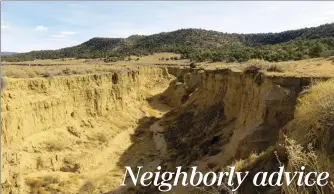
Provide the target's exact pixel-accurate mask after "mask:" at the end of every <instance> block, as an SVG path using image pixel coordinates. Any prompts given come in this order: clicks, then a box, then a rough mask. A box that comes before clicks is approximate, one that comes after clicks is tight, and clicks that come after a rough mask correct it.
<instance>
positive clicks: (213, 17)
mask: <svg viewBox="0 0 334 194" xmlns="http://www.w3.org/2000/svg"><path fill="white" fill-rule="evenodd" d="M333 10H334V2H331V1H322V2H316V1H307V2H300V1H294V2H288V1H277V2H275V1H274V2H273V1H256V2H250V1H211V2H210V1H205V2H204V1H202V2H200V1H183V2H182V1H178V2H177V1H170V2H166V1H152V2H149V1H135V2H129V1H127V2H121V1H109V2H108V1H100V2H93V1H90V2H89V1H81V2H80V1H68V2H66V1H58V2H56V1H53V2H46V1H44V2H38V1H34V2H24V1H14V2H11V1H6V2H3V1H2V2H1V51H11V52H28V51H32V50H45V49H59V48H64V47H69V46H74V45H78V44H81V43H83V42H85V41H87V40H89V39H91V38H93V37H122V38H126V37H128V36H130V35H133V34H140V35H149V34H154V33H159V32H167V31H173V30H177V29H181V28H202V29H207V30H216V31H221V32H228V33H262V32H280V31H284V30H291V29H298V28H304V27H313V26H318V25H321V24H325V23H332V22H334V11H333Z"/></svg>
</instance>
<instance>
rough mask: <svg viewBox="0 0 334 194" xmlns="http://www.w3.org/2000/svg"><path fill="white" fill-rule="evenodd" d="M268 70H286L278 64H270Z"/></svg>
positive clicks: (280, 71)
mask: <svg viewBox="0 0 334 194" xmlns="http://www.w3.org/2000/svg"><path fill="white" fill-rule="evenodd" d="M267 71H268V72H279V73H282V72H284V70H283V69H282V68H281V67H280V66H278V65H269V67H268V68H267Z"/></svg>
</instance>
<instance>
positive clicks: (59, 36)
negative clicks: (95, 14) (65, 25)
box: [51, 31, 76, 38]
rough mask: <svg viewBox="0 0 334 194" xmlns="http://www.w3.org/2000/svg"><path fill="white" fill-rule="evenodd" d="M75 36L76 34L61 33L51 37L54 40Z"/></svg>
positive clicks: (69, 32)
mask: <svg viewBox="0 0 334 194" xmlns="http://www.w3.org/2000/svg"><path fill="white" fill-rule="evenodd" d="M75 34H76V32H71V31H61V32H60V33H59V34H56V35H52V36H51V37H53V38H66V37H69V36H73V35H75Z"/></svg>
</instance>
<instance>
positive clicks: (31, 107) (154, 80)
mask: <svg viewBox="0 0 334 194" xmlns="http://www.w3.org/2000/svg"><path fill="white" fill-rule="evenodd" d="M170 79H171V78H170V77H169V75H168V73H167V70H166V69H165V68H150V67H140V68H134V69H132V70H124V71H118V72H114V73H105V74H97V75H93V74H92V75H76V76H58V77H53V78H47V79H45V78H32V79H7V80H6V81H7V86H6V88H5V90H4V91H3V93H2V98H1V101H2V102H1V104H2V135H1V138H2V152H1V153H2V179H1V180H2V191H3V192H4V193H29V192H32V193H43V192H44V193H50V192H60V193H78V190H79V189H81V190H80V192H86V191H87V192H89V191H90V190H97V191H98V192H106V191H110V190H111V189H113V188H116V187H118V186H119V184H120V183H121V182H120V181H121V180H122V177H121V174H122V173H123V171H124V165H127V164H130V163H131V162H132V163H134V162H136V160H143V161H142V162H144V163H145V162H146V161H147V158H150V157H151V158H152V157H154V154H155V153H156V151H155V150H154V142H153V141H152V142H151V141H147V142H145V143H144V144H142V145H141V146H136V147H131V145H132V143H133V137H138V138H143V139H147V138H148V135H149V134H148V133H147V134H146V133H140V132H138V131H140V130H141V128H145V127H149V126H150V125H149V124H150V123H151V122H153V120H154V118H156V117H160V116H161V115H162V114H163V113H164V112H166V111H167V110H169V107H168V106H166V105H156V106H158V107H159V108H160V109H159V110H158V109H154V108H152V106H151V105H150V104H149V103H148V101H147V98H149V97H151V96H154V95H156V94H159V93H161V92H163V91H164V90H165V89H166V88H167V87H168V85H169V82H170ZM151 103H152V104H153V105H155V104H158V103H156V102H154V101H152V102H151ZM152 119H153V120H152ZM147 125H148V126H147ZM138 138H137V139H136V141H137V140H138ZM150 142H151V143H150ZM127 149H132V150H133V151H134V152H136V151H135V150H139V152H140V153H137V154H135V155H132V156H125V155H123V152H125V150H127ZM121 156H122V157H123V158H122V160H124V161H120V160H121V159H120V157H121ZM109 175H110V176H109Z"/></svg>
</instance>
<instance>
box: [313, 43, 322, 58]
mask: <svg viewBox="0 0 334 194" xmlns="http://www.w3.org/2000/svg"><path fill="white" fill-rule="evenodd" d="M324 51H325V46H324V45H323V44H322V43H320V42H318V43H316V44H315V45H313V46H312V47H311V49H310V56H312V57H320V56H321V53H322V52H324Z"/></svg>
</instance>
